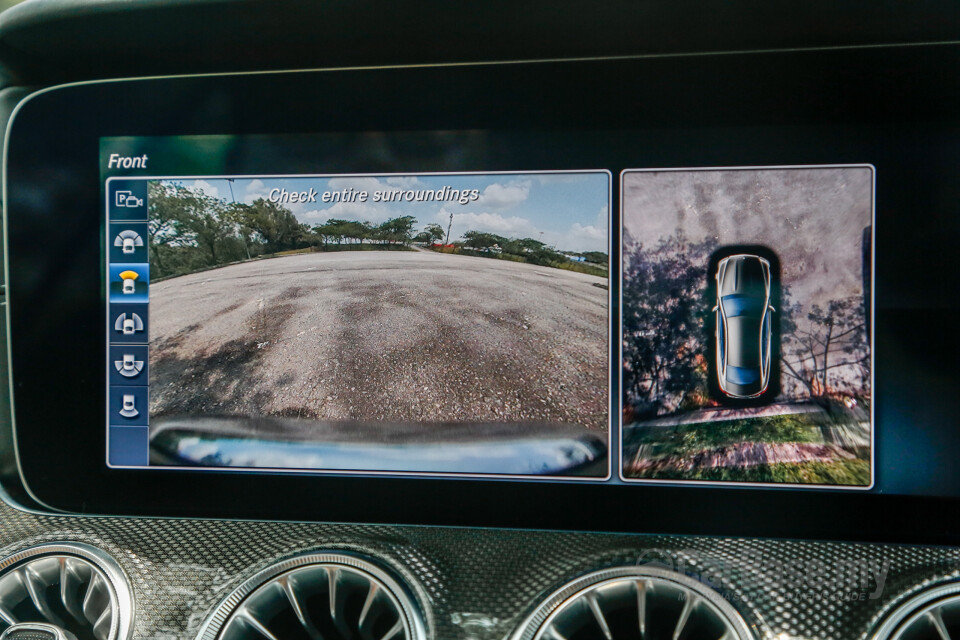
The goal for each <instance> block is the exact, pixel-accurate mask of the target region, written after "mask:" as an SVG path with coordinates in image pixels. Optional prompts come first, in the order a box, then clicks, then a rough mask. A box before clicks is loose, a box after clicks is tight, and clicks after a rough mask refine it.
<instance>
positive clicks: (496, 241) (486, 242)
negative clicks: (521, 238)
mask: <svg viewBox="0 0 960 640" xmlns="http://www.w3.org/2000/svg"><path fill="white" fill-rule="evenodd" d="M463 239H464V243H463V246H465V247H469V248H471V249H478V250H483V249H489V248H491V247H493V246H494V245H497V246H499V247H501V248H502V247H503V245H504V244H506V243H507V242H508V240H507V239H506V238H504V237H502V236H498V235H496V234H493V233H485V232H483V231H467V232H466V233H464V234H463Z"/></svg>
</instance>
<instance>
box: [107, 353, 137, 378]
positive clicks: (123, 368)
mask: <svg viewBox="0 0 960 640" xmlns="http://www.w3.org/2000/svg"><path fill="white" fill-rule="evenodd" d="M113 366H115V367H116V368H117V373H119V374H120V375H122V376H123V377H124V378H135V377H137V376H138V375H140V372H141V371H143V360H137V359H136V356H134V355H133V354H132V353H125V354H123V359H122V360H114V361H113Z"/></svg>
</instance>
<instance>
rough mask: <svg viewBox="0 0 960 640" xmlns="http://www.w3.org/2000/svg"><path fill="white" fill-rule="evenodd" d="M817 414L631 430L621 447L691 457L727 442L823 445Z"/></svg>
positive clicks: (652, 453) (635, 428)
mask: <svg viewBox="0 0 960 640" xmlns="http://www.w3.org/2000/svg"><path fill="white" fill-rule="evenodd" d="M820 424H822V420H821V416H820V414H819V413H813V414H793V415H778V416H764V417H759V418H745V419H739V420H727V421H723V422H709V423H697V424H683V425H678V426H675V427H642V426H641V427H633V428H631V429H630V430H629V431H627V432H626V433H624V441H625V442H624V445H625V447H626V448H628V449H629V450H632V451H636V450H637V449H638V448H639V447H640V446H641V445H648V446H649V447H650V449H648V450H649V451H650V455H653V456H668V455H678V456H684V455H691V454H694V453H697V452H699V451H703V450H705V449H715V448H717V447H721V446H724V445H727V444H729V443H731V442H769V443H776V442H811V443H819V442H823V433H822V431H821V430H820Z"/></svg>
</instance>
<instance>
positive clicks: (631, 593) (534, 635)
mask: <svg viewBox="0 0 960 640" xmlns="http://www.w3.org/2000/svg"><path fill="white" fill-rule="evenodd" d="M749 638H751V635H750V632H749V630H748V629H747V626H746V624H745V623H744V621H743V619H742V618H741V617H740V616H739V615H738V614H737V612H736V611H735V610H734V609H733V607H731V606H730V604H729V603H728V602H727V601H726V600H725V599H724V598H723V597H721V596H720V595H719V594H718V593H716V592H715V591H713V590H712V589H709V588H708V587H706V586H705V585H703V584H701V583H700V582H697V581H696V580H693V579H691V578H687V577H686V576H683V575H681V574H678V573H674V572H670V571H666V570H660V569H656V568H647V567H618V568H614V569H605V570H603V571H597V572H595V573H591V574H589V575H586V576H583V577H581V578H579V579H577V580H574V581H573V582H571V583H569V584H567V585H566V586H564V587H563V588H561V589H560V590H558V591H557V592H555V593H554V594H553V595H551V596H550V597H549V598H547V600H546V601H544V602H543V604H541V605H540V606H539V607H538V608H537V610H536V611H535V612H534V613H533V614H532V615H531V616H530V617H529V618H527V620H526V621H525V622H524V624H523V625H522V626H521V627H520V629H519V630H518V631H517V632H516V633H515V634H514V636H513V640H603V639H605V640H749Z"/></svg>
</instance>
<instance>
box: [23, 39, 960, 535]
mask: <svg viewBox="0 0 960 640" xmlns="http://www.w3.org/2000/svg"><path fill="white" fill-rule="evenodd" d="M958 63H960V51H958V49H957V48H955V47H947V46H933V47H912V48H900V49H896V48H891V49H872V50H856V51H842V50H838V51H829V52H808V53H781V54H753V55H726V56H710V57H702V58H696V57H686V58H673V59H656V60H636V61H617V62H612V61H611V62H591V63H583V62H581V63H543V64H524V65H504V66H497V65H491V66H480V67H458V68H419V69H394V70H379V71H350V72H323V73H296V74H280V75H262V76H261V75H252V76H242V77H213V78H184V79H163V80H149V81H135V82H117V83H108V84H98V85H89V86H78V87H71V88H64V89H58V90H55V91H51V92H48V93H45V94H43V95H39V96H37V97H35V98H33V99H31V100H30V101H29V102H28V103H26V105H25V106H24V107H23V108H22V109H21V110H20V112H19V113H18V114H17V115H16V118H15V120H14V122H13V124H12V129H11V132H10V138H9V147H8V149H7V153H8V164H7V188H8V190H7V194H6V195H7V203H6V204H7V211H6V213H7V216H8V231H9V235H8V248H9V266H10V270H9V288H8V291H9V295H10V312H11V335H12V363H13V369H12V375H13V382H14V394H15V395H14V400H15V404H16V426H17V438H18V445H19V454H20V459H21V462H22V467H23V475H24V479H25V481H26V483H27V485H28V486H29V488H30V489H31V490H32V491H33V492H34V493H35V494H36V495H37V496H38V497H39V498H40V499H41V500H42V501H43V502H45V503H46V504H48V505H51V506H53V507H56V508H60V509H65V510H71V511H83V512H104V513H124V514H152V515H181V516H200V515H202V516H217V517H241V518H244V517H256V518H283V519H308V520H326V521H354V522H360V521H363V522H369V521H376V522H392V523H418V524H425V523H435V524H451V525H471V526H502V527H549V528H568V529H590V530H617V531H644V532H673V533H699V534H725V535H753V536H780V537H807V538H846V539H863V540H896V541H899V542H904V541H916V542H957V540H958V537H957V534H956V533H955V531H956V528H955V527H953V526H952V518H950V517H945V516H944V514H950V513H955V512H956V507H957V506H958V505H960V501H958V498H960V495H958V494H960V489H958V487H960V484H958V477H957V471H956V466H957V465H955V464H953V462H952V461H953V459H954V458H955V454H956V451H957V450H958V449H957V448H958V447H960V442H958V441H957V439H958V436H957V433H958V432H960V430H958V429H957V428H956V427H957V419H956V417H955V413H954V412H955V406H954V405H955V402H954V401H953V399H952V398H953V389H955V388H956V386H957V382H958V376H957V373H956V365H955V362H954V360H955V357H953V356H955V354H956V353H958V352H960V349H958V347H960V344H958V338H957V333H956V331H955V329H953V328H952V327H953V324H954V322H953V317H954V314H956V312H957V310H958V306H960V305H958V302H957V298H956V291H957V290H960V270H958V268H957V266H956V262H955V257H954V256H955V246H954V245H955V244H956V238H957V237H960V218H958V215H957V214H958V213H960V212H958V207H960V205H958V203H960V186H958V185H960V182H958V181H957V180H956V179H955V176H956V174H957V169H958V167H960V128H958V126H957V124H958V122H957V119H956V114H955V113H954V110H955V109H954V105H956V104H957V103H958V101H957V99H958V97H960V96H958V93H960V76H957V74H956V73H955V70H956V69H957V68H958ZM880 70H882V72H881V71H880ZM440 130H445V131H473V132H479V133H478V134H477V135H478V136H479V137H480V138H482V139H483V140H484V143H483V144H482V145H481V146H480V147H479V148H478V150H477V151H476V153H471V154H465V155H463V156H447V157H444V158H443V161H442V163H441V164H442V166H438V156H437V155H436V154H435V153H431V152H430V151H429V149H428V150H427V151H426V152H425V153H423V154H422V155H421V156H419V159H416V160H414V161H412V162H411V163H409V164H408V165H405V166H404V167H403V170H404V171H424V170H432V171H454V170H549V169H573V168H575V169H582V168H590V169H598V168H607V169H609V170H611V171H612V172H613V174H614V176H615V184H614V200H613V211H614V212H617V211H618V208H619V202H618V198H617V195H616V194H617V190H616V181H617V176H618V175H619V172H620V171H621V170H622V169H625V168H643V167H682V166H691V167H693V166H697V167H702V166H745V165H765V164H770V165H796V164H838V163H871V164H873V165H874V166H875V167H876V168H877V178H876V180H877V182H876V184H877V187H876V197H877V221H876V231H875V238H876V258H877V267H876V281H875V293H876V315H875V317H874V319H873V320H874V328H875V340H876V341H875V353H876V364H875V375H876V380H875V397H876V401H875V402H876V462H877V475H876V478H877V485H876V487H875V488H874V489H873V490H872V491H871V492H869V493H864V492H856V493H850V492H847V493H841V492H837V491H826V490H787V489H730V488H688V487H685V488H677V487H664V486H643V485H632V486H622V485H621V486H616V485H590V486H586V485H561V484H550V483H529V482H528V483H511V482H501V481H464V480H425V479H389V480H386V479H370V478H342V477H316V476H299V475H295V476H282V477H278V476H261V475H246V474H230V473H193V472H177V473H164V472H162V471H158V472H153V471H117V470H113V471H111V470H108V469H107V468H106V467H105V465H104V463H103V459H104V455H103V452H104V441H103V431H104V430H103V415H104V411H103V398H104V392H103V391H104V388H103V387H104V380H103V369H102V364H103V353H104V351H103V349H104V346H105V345H104V342H103V340H104V338H103V332H102V327H103V325H104V322H105V318H104V304H103V295H104V292H103V290H102V284H101V283H102V282H103V278H102V273H101V266H100V265H101V263H102V262H101V255H102V254H101V251H102V247H101V246H100V242H101V240H100V239H101V238H102V237H103V234H102V233H101V227H100V225H101V224H102V221H101V218H100V198H101V191H100V179H99V167H98V158H99V147H98V145H99V137H100V136H123V135H130V136H158V135H190V134H272V133H293V134H300V133H312V132H344V133H347V134H349V133H350V132H360V131H408V132H417V131H420V132H433V131H440ZM304 145H305V143H304ZM351 162H352V161H351V158H350V154H349V153H345V154H344V156H343V158H342V159H341V160H339V161H337V162H332V161H326V162H318V161H317V160H316V158H315V157H312V156H311V154H310V149H309V148H308V147H307V146H302V147H301V148H298V147H297V145H296V144H293V145H290V146H287V147H285V148H284V150H283V152H282V153H265V154H263V155H257V154H253V155H251V154H239V155H237V156H228V157H226V158H224V161H223V169H222V171H223V172H225V173H232V172H236V173H255V172H258V171H259V172H270V173H294V172H305V171H312V172H322V171H349V170H358V169H360V170H364V171H379V170H393V169H396V167H395V166H393V165H391V164H389V162H387V163H385V165H384V166H383V167H379V166H368V164H366V163H364V164H363V166H362V167H359V166H357V165H355V164H351ZM185 171H187V172H189V171H190V167H181V168H179V169H178V170H177V172H178V173H183V172H185ZM618 229H619V220H618V217H617V216H616V215H615V216H614V225H613V243H614V246H615V247H616V246H617V244H618V243H619V231H618ZM612 293H613V297H614V300H616V298H617V295H618V291H617V286H616V282H613V283H612ZM618 313H619V310H618V309H617V308H616V306H615V308H614V312H613V317H614V318H615V319H616V318H617V317H618ZM611 330H612V331H614V335H617V332H618V331H619V327H618V326H617V322H616V320H614V323H613V326H612V327H611ZM611 355H612V374H613V376H614V378H613V379H614V384H615V385H616V382H617V379H618V374H619V364H618V362H617V355H616V354H611ZM52 363H55V367H54V368H55V373H53V374H51V373H50V366H51V364H52ZM617 396H618V393H616V392H614V393H613V394H612V397H613V398H614V399H616V398H617ZM614 410H615V411H616V410H617V407H614ZM885 494H916V495H915V496H908V495H885ZM278 495H279V496H298V499H296V500H293V499H290V500H277V498H276V496H278ZM920 496H929V497H920ZM731 514H737V515H736V517H731ZM918 518H925V521H926V522H927V523H930V524H929V525H928V526H927V527H926V528H924V529H922V530H920V529H917V528H916V527H914V526H913V523H914V522H916V521H917V519H918Z"/></svg>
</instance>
